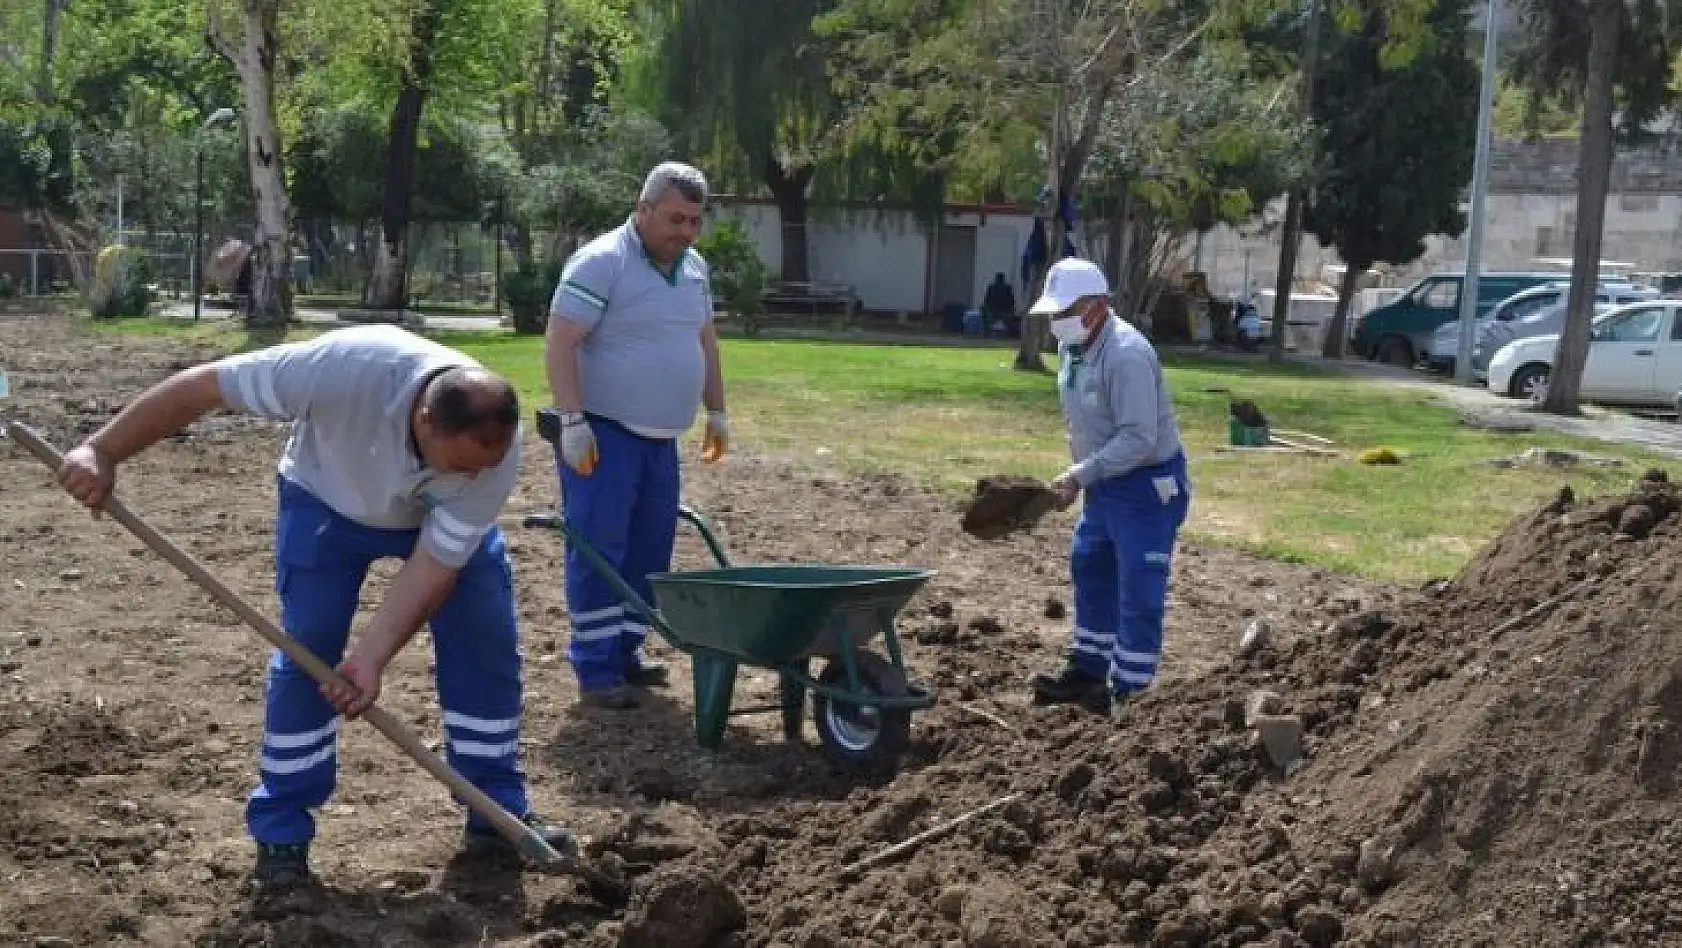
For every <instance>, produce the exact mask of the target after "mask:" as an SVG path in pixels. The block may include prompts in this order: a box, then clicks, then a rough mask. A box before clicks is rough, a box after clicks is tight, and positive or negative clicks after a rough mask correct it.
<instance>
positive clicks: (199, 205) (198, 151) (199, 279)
mask: <svg viewBox="0 0 1682 948" xmlns="http://www.w3.org/2000/svg"><path fill="white" fill-rule="evenodd" d="M233 117H234V110H233V109H229V108H220V109H217V110H216V111H214V112H212V113H210V117H209V118H207V119H205V120H204V122H203V123H202V124H200V125H199V130H198V134H197V135H195V136H194V137H193V151H194V152H195V156H194V168H193V257H192V259H191V260H189V261H188V264H189V265H190V267H191V271H190V272H191V273H192V279H193V322H195V323H196V322H198V321H199V299H200V297H201V296H202V295H203V287H204V273H203V270H204V267H203V266H202V265H201V263H200V261H202V260H203V259H204V251H203V249H202V244H201V241H203V239H204V133H205V131H206V130H207V129H209V128H210V127H211V126H212V125H216V124H218V123H221V122H226V121H227V120H229V119H231V118H233Z"/></svg>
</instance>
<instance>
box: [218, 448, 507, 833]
mask: <svg viewBox="0 0 1682 948" xmlns="http://www.w3.org/2000/svg"><path fill="white" fill-rule="evenodd" d="M279 507H280V510H279V514H278V516H277V518H276V521H275V541H274V542H275V561H276V566H275V587H276V590H277V591H278V592H279V594H280V608H281V618H282V622H283V624H284V626H285V628H286V631H287V633H288V634H289V635H291V636H292V637H293V638H294V639H296V640H298V641H299V642H300V643H302V644H303V645H304V646H305V647H306V648H308V649H309V650H310V651H311V652H313V653H314V654H315V656H316V657H317V658H319V659H321V660H322V661H323V662H326V663H327V664H328V665H329V666H337V665H338V663H339V662H340V660H341V659H342V658H343V657H344V651H345V640H346V638H347V637H348V636H349V633H350V626H351V618H352V616H353V615H354V614H355V613H356V609H357V603H358V598H359V595H360V593H361V590H362V583H363V580H364V578H365V577H366V576H367V573H368V567H369V566H371V565H372V564H373V563H374V561H375V560H379V559H384V558H386V557H394V558H400V559H406V558H408V556H409V555H410V554H411V553H412V552H413V551H414V549H415V543H416V541H417V540H418V538H419V535H420V531H419V530H389V529H377V528H373V527H366V526H363V525H361V524H358V523H356V522H354V521H351V520H348V519H346V518H344V517H342V516H340V515H339V514H337V513H336V512H334V511H333V510H332V509H331V508H330V507H328V506H327V505H326V504H324V503H322V502H321V501H320V500H318V499H316V497H315V496H313V495H312V494H310V493H309V491H307V490H305V489H304V488H303V487H301V486H299V485H297V484H295V483H293V482H291V481H288V480H286V479H284V478H282V479H281V482H280V503H279ZM431 629H432V646H433V653H434V658H435V661H436V666H437V673H436V675H437V686H438V703H439V705H440V706H441V708H442V711H443V718H444V734H445V737H446V738H447V743H446V745H445V746H446V754H445V758H446V760H447V761H448V762H449V764H450V766H451V767H453V768H454V769H455V770H456V772H458V773H460V774H461V775H462V776H463V777H464V778H466V779H467V780H468V782H470V783H472V784H473V785H474V786H476V787H478V788H479V789H480V790H483V791H484V792H485V793H486V794H487V795H488V796H490V798H491V799H493V800H495V801H496V802H497V803H499V804H501V805H502V806H503V808H504V809H507V810H508V811H509V812H511V813H514V814H515V815H523V814H524V813H526V811H527V809H528V806H527V801H526V782H525V775H524V774H523V773H522V772H521V770H520V765H519V753H518V749H519V736H520V735H519V730H520V702H521V695H520V651H519V644H518V639H517V631H516V625H515V610H514V584H513V568H512V565H511V564H510V562H509V558H508V550H507V546H506V544H505V542H504V540H503V536H502V533H501V531H500V530H498V529H497V528H495V527H492V528H491V530H490V532H489V533H487V534H486V535H485V538H484V540H483V541H482V542H481V543H480V545H479V548H478V550H477V551H475V552H474V554H473V557H472V559H470V560H469V561H468V562H467V564H466V566H464V567H463V568H462V570H461V572H460V574H459V576H458V577H457V579H456V584H455V588H454V589H453V590H452V591H451V593H450V595H449V598H448V599H446V600H445V601H444V604H443V605H442V606H441V607H440V608H439V609H438V611H437V613H436V614H435V615H434V616H433V617H432V621H431ZM342 720H343V719H342V718H341V717H339V715H338V714H337V713H336V712H335V711H334V710H333V707H332V705H330V704H328V703H327V700H326V699H325V698H323V697H322V696H321V690H320V687H319V686H318V685H317V684H316V682H315V681H314V679H312V678H310V677H309V674H308V673H307V672H305V671H304V670H303V669H302V668H301V667H299V666H298V665H296V664H294V663H293V662H292V660H291V659H289V658H287V657H286V655H285V653H283V652H281V651H280V650H279V649H276V650H275V651H274V654H273V657H272V658H271V659H270V661H269V666H268V678H267V688H266V695H265V699H264V706H263V746H262V749H261V757H260V758H259V760H258V776H259V778H260V780H259V783H258V785H257V787H256V789H255V790H253V791H252V792H251V795H250V797H249V799H248V801H247V804H246V814H245V816H246V826H247V827H248V828H249V830H250V832H251V835H252V836H253V837H254V838H255V839H256V840H257V841H258V842H260V843H302V842H306V841H308V840H310V839H311V838H312V837H314V835H315V821H314V818H313V817H312V815H311V813H310V810H312V809H314V808H316V807H320V806H321V805H322V804H323V803H325V802H327V798H328V797H329V796H331V795H332V793H333V788H334V784H335V782H336V779H337V766H336V765H337V763H338V736H339V727H340V722H341V721H342ZM468 823H469V825H471V826H473V827H474V828H477V829H484V828H488V825H487V824H485V823H484V821H483V820H481V819H480V818H479V816H478V814H476V813H474V814H471V815H470V816H469V818H468Z"/></svg>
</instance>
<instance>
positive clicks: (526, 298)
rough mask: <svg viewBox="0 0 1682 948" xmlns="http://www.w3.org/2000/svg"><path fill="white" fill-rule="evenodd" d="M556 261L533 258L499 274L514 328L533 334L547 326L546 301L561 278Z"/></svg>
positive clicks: (557, 261) (558, 262)
mask: <svg viewBox="0 0 1682 948" xmlns="http://www.w3.org/2000/svg"><path fill="white" fill-rule="evenodd" d="M562 263H563V261H560V260H543V261H540V260H538V259H537V258H535V257H533V258H530V259H527V260H525V261H524V262H522V263H521V264H520V265H519V266H517V267H515V268H514V269H512V270H509V271H508V272H506V273H504V274H503V275H502V298H503V300H504V301H506V302H507V303H508V311H509V313H511V314H512V315H513V317H514V331H515V332H516V333H524V334H528V335H535V334H537V333H541V332H543V330H544V329H545V328H546V327H547V326H548V325H549V300H550V298H551V297H552V296H553V294H554V292H555V284H556V283H557V282H559V280H560V278H561V266H562Z"/></svg>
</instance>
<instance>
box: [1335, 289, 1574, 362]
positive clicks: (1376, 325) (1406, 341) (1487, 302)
mask: <svg viewBox="0 0 1682 948" xmlns="http://www.w3.org/2000/svg"><path fill="white" fill-rule="evenodd" d="M1563 278H1564V275H1563V274H1560V273H1558V272H1543V273H1530V272H1508V271H1495V272H1491V273H1483V274H1480V275H1479V276H1478V305H1477V310H1476V311H1477V312H1478V313H1479V314H1484V313H1488V312H1489V310H1491V309H1493V308H1494V307H1495V304H1497V303H1499V302H1501V301H1502V300H1504V299H1506V298H1508V297H1509V296H1512V295H1513V294H1514V293H1517V292H1518V291H1520V290H1526V289H1529V288H1531V287H1533V286H1540V285H1542V284H1546V283H1552V282H1555V281H1558V280H1560V279H1563ZM1463 279H1464V274H1461V273H1457V272H1451V273H1433V274H1431V275H1430V276H1428V277H1425V278H1424V279H1422V280H1420V281H1419V282H1418V283H1415V284H1414V285H1413V286H1412V287H1410V288H1408V291H1407V292H1406V293H1403V294H1402V295H1401V296H1399V297H1397V298H1396V299H1395V300H1392V301H1391V302H1389V303H1386V304H1384V305H1383V306H1379V307H1376V308H1374V309H1372V310H1370V311H1368V312H1367V313H1365V314H1363V315H1362V316H1361V317H1360V318H1358V319H1356V320H1355V328H1354V334H1353V335H1352V336H1351V346H1352V347H1353V348H1354V350H1355V351H1356V352H1357V353H1359V354H1360V355H1361V356H1362V357H1363V358H1367V359H1376V360H1378V361H1379V362H1387V363H1390V364H1391V365H1401V366H1412V365H1414V364H1415V363H1417V362H1418V361H1419V357H1420V355H1421V354H1422V353H1424V352H1426V351H1428V349H1429V348H1430V344H1431V334H1432V333H1433V332H1435V331H1436V329H1437V327H1438V326H1441V325H1442V324H1443V323H1446V322H1449V321H1451V320H1455V319H1459V318H1460V284H1461V281H1462V280H1463Z"/></svg>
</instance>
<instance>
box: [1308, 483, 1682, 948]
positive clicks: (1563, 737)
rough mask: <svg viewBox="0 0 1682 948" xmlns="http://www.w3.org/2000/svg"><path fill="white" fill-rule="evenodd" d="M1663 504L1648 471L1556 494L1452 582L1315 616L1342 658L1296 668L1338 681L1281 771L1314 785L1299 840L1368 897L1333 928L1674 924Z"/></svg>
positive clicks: (1368, 934)
mask: <svg viewBox="0 0 1682 948" xmlns="http://www.w3.org/2000/svg"><path fill="white" fill-rule="evenodd" d="M1679 509H1682V495H1679V493H1678V491H1677V489H1676V487H1675V486H1674V485H1672V484H1671V483H1669V482H1668V480H1666V479H1665V477H1664V476H1663V475H1662V474H1659V473H1651V474H1648V475H1647V476H1645V477H1644V478H1643V479H1642V480H1640V481H1639V482H1637V483H1636V485H1635V486H1634V487H1633V488H1632V489H1631V491H1630V492H1629V493H1628V494H1627V495H1625V496H1622V497H1615V498H1610V499H1606V500H1602V501H1598V502H1595V503H1591V504H1580V503H1578V502H1577V501H1576V500H1575V498H1573V497H1572V496H1571V495H1570V493H1569V491H1565V492H1562V493H1561V495H1560V496H1559V497H1557V498H1556V499H1555V500H1554V501H1552V502H1551V503H1549V504H1547V505H1545V506H1543V507H1542V508H1540V509H1538V510H1536V511H1535V512H1534V513H1532V514H1531V515H1529V516H1527V517H1523V518H1520V519H1519V520H1518V521H1516V522H1515V523H1513V524H1512V525H1511V526H1510V527H1509V528H1508V529H1507V530H1506V531H1505V532H1504V533H1503V534H1502V535H1501V536H1500V537H1498V538H1497V539H1496V540H1495V541H1494V542H1492V543H1491V544H1489V545H1488V547H1487V548H1486V549H1485V550H1484V552H1483V553H1482V555H1480V556H1479V557H1478V558H1477V559H1476V560H1475V561H1474V562H1473V563H1471V564H1470V565H1469V566H1468V567H1467V568H1466V569H1465V570H1464V571H1463V572H1462V573H1461V575H1460V576H1458V577H1456V578H1455V579H1454V580H1452V581H1447V582H1442V583H1437V584H1433V585H1432V586H1431V587H1429V588H1428V589H1427V590H1425V591H1424V592H1423V593H1422V595H1421V596H1420V597H1419V598H1418V599H1417V600H1416V601H1414V602H1411V603H1409V604H1407V605H1406V606H1404V607H1403V608H1401V609H1399V610H1395V611H1392V612H1388V613H1383V612H1373V613H1363V614H1360V615H1356V616H1352V617H1349V618H1347V619H1345V620H1343V621H1340V622H1339V623H1337V624H1336V626H1335V627H1334V630H1333V635H1334V638H1335V639H1336V640H1337V641H1338V642H1339V643H1341V644H1342V645H1343V647H1344V648H1345V649H1346V651H1345V652H1344V657H1343V660H1342V661H1341V662H1339V663H1338V664H1337V665H1336V666H1335V667H1330V666H1328V665H1327V664H1326V663H1323V662H1322V663H1320V664H1318V665H1317V666H1316V667H1315V671H1316V672H1318V673H1319V677H1320V684H1321V686H1322V687H1331V688H1334V689H1335V688H1352V689H1355V690H1356V691H1357V692H1359V693H1360V697H1359V698H1358V699H1357V700H1358V705H1357V708H1356V710H1354V711H1350V712H1345V713H1344V714H1343V715H1341V717H1342V718H1343V719H1345V720H1347V721H1348V722H1349V724H1350V727H1348V728H1347V730H1346V731H1344V732H1343V733H1339V734H1337V735H1336V736H1335V737H1334V738H1333V740H1332V741H1330V742H1328V744H1327V746H1326V747H1324V748H1322V755H1321V756H1322V760H1321V763H1322V764H1323V766H1322V767H1318V768H1314V769H1311V770H1309V771H1307V772H1305V773H1304V774H1303V778H1306V779H1308V780H1311V781H1313V782H1318V783H1321V784H1322V785H1323V786H1324V787H1325V790H1326V800H1327V805H1326V806H1325V807H1324V808H1323V810H1322V811H1321V813H1320V814H1319V815H1320V817H1321V819H1320V820H1319V821H1318V825H1314V826H1313V830H1314V832H1312V833H1309V834H1305V835H1306V836H1310V837H1312V838H1313V839H1314V841H1315V842H1316V843H1318V845H1319V846H1320V847H1322V848H1323V849H1324V850H1325V851H1328V852H1331V853H1334V854H1340V855H1339V859H1340V861H1341V863H1342V864H1344V865H1345V866H1347V865H1349V864H1351V863H1353V864H1354V867H1355V869H1356V880H1355V881H1356V882H1357V884H1358V885H1359V888H1360V896H1361V898H1363V899H1366V898H1371V899H1373V904H1372V906H1371V907H1370V909H1369V910H1367V911H1366V912H1363V913H1362V914H1361V915H1360V916H1358V917H1356V918H1354V919H1351V920H1350V925H1349V930H1350V933H1351V935H1352V937H1355V938H1357V939H1358V940H1361V941H1370V942H1374V943H1379V942H1383V941H1385V940H1386V938H1388V937H1392V936H1395V935H1397V934H1398V933H1401V934H1408V933H1420V934H1423V935H1426V936H1428V938H1427V940H1428V941H1429V942H1430V943H1433V944H1520V943H1522V944H1573V945H1575V944H1582V945H1587V944H1653V943H1656V942H1658V941H1663V940H1664V937H1665V936H1669V937H1670V938H1672V939H1674V938H1677V937H1678V936H1682V875H1677V874H1673V873H1671V872H1670V871H1669V865H1670V862H1669V856H1668V855H1666V854H1667V853H1668V852H1671V851H1672V846H1673V844H1674V843H1675V842H1676V841H1677V840H1678V839H1682V830H1679V829H1678V828H1677V827H1676V826H1675V825H1674V820H1675V816H1676V814H1677V812H1678V802H1679V801H1678V796H1677V786H1676V780H1677V766H1678V764H1679V763H1682V628H1678V627H1677V626H1676V624H1675V622H1674V619H1673V616H1674V615H1675V611H1676V609H1677V608H1678V606H1682V579H1679V577H1678V575H1677V572H1676V569H1675V563H1676V562H1677V559H1678V557H1679V556H1682V519H1679V518H1678V516H1677V514H1678V511H1679ZM1327 672H1330V674H1329V676H1327V675H1326V673H1327ZM1346 697H1347V696H1346ZM1325 706H1326V703H1324V702H1322V707H1325ZM1334 715H1335V711H1334ZM1328 717H1331V715H1329V716H1328ZM1334 723H1335V722H1334ZM1403 920H1406V922H1404V921H1403ZM1386 932H1388V933H1389V934H1388V935H1386V934H1385V933H1386Z"/></svg>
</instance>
